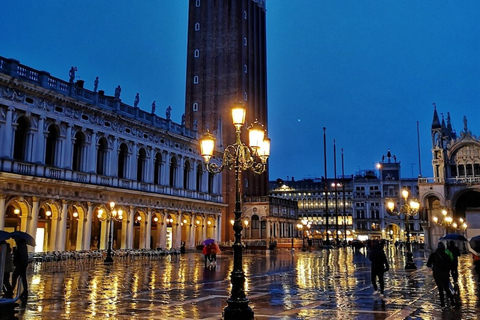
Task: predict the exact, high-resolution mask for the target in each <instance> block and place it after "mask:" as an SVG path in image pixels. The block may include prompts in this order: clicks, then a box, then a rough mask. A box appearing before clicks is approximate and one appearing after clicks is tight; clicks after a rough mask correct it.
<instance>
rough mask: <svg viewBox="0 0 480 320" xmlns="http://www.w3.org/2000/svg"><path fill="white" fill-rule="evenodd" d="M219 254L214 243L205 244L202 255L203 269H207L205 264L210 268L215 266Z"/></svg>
mask: <svg viewBox="0 0 480 320" xmlns="http://www.w3.org/2000/svg"><path fill="white" fill-rule="evenodd" d="M220 252H221V251H220V247H219V246H218V244H216V243H215V242H210V243H206V244H205V245H204V246H203V251H202V253H203V255H204V258H205V268H207V263H208V266H210V267H215V266H216V264H217V254H219V253H220Z"/></svg>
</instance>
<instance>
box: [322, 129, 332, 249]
mask: <svg viewBox="0 0 480 320" xmlns="http://www.w3.org/2000/svg"><path fill="white" fill-rule="evenodd" d="M326 131H327V128H326V127H323V163H324V166H325V221H326V222H325V237H326V245H329V244H330V240H329V238H328V216H329V214H328V182H327V132H326Z"/></svg>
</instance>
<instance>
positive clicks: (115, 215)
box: [97, 201, 123, 264]
mask: <svg viewBox="0 0 480 320" xmlns="http://www.w3.org/2000/svg"><path fill="white" fill-rule="evenodd" d="M97 217H98V219H99V220H100V221H108V228H109V230H108V247H107V257H106V258H105V260H104V261H103V263H104V264H112V263H113V257H112V229H113V222H114V221H121V220H122V219H123V211H122V210H118V211H117V210H115V202H113V201H112V202H110V211H106V212H104V211H103V209H100V210H98V215H97Z"/></svg>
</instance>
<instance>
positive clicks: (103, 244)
mask: <svg viewBox="0 0 480 320" xmlns="http://www.w3.org/2000/svg"><path fill="white" fill-rule="evenodd" d="M109 226H110V223H109V222H108V219H107V220H105V221H101V225H100V241H99V246H98V249H100V250H105V249H107V245H108V244H107V242H108V229H109V228H108V227H109Z"/></svg>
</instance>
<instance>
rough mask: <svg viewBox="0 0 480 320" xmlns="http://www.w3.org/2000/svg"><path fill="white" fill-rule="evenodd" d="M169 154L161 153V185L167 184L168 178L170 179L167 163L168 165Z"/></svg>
mask: <svg viewBox="0 0 480 320" xmlns="http://www.w3.org/2000/svg"><path fill="white" fill-rule="evenodd" d="M168 160H169V154H168V153H167V152H164V153H163V154H162V166H161V168H160V171H161V174H160V185H163V186H168V179H170V174H169V171H168V165H169V161H168Z"/></svg>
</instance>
